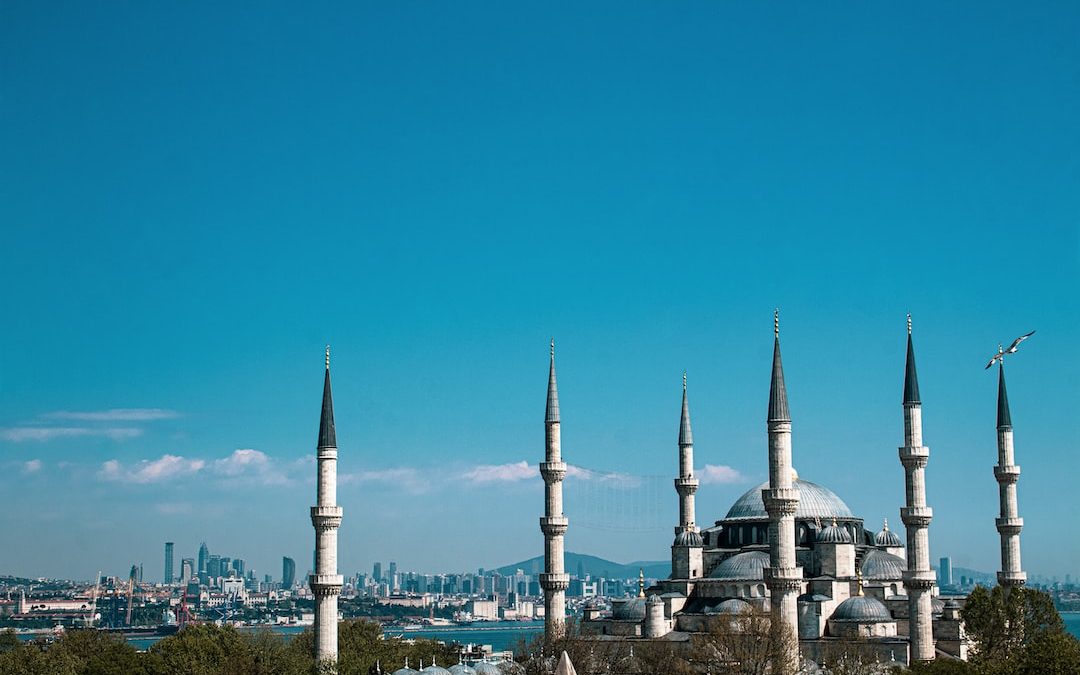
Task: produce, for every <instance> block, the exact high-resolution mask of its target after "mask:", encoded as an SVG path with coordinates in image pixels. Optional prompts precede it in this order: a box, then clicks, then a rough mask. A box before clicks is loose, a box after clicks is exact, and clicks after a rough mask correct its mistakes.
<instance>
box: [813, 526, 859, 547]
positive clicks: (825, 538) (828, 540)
mask: <svg viewBox="0 0 1080 675" xmlns="http://www.w3.org/2000/svg"><path fill="white" fill-rule="evenodd" d="M814 540H815V541H816V542H817V543H819V544H851V543H853V542H852V541H851V535H850V534H849V533H848V531H847V530H845V529H844V528H842V527H840V526H839V525H837V524H836V523H835V522H833V524H832V525H830V526H828V527H826V528H825V529H823V530H821V531H820V532H818V533H817V537H815V539H814Z"/></svg>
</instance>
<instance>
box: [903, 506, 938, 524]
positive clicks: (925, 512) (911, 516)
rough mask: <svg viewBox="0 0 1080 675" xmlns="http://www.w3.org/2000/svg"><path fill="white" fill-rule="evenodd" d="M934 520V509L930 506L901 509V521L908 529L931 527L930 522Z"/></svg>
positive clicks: (904, 507)
mask: <svg viewBox="0 0 1080 675" xmlns="http://www.w3.org/2000/svg"><path fill="white" fill-rule="evenodd" d="M933 518H934V509H932V508H930V507H929V506H902V507H900V520H902V521H904V525H907V526H908V527H930V521H931V520H932V519H933Z"/></svg>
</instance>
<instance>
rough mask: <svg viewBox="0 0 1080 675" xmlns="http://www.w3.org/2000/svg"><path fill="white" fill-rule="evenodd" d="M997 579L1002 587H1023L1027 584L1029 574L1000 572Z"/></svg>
mask: <svg viewBox="0 0 1080 675" xmlns="http://www.w3.org/2000/svg"><path fill="white" fill-rule="evenodd" d="M997 578H998V583H999V584H1001V585H1002V586H1023V585H1024V584H1026V583H1027V572H998V573H997Z"/></svg>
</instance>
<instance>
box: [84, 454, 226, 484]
mask: <svg viewBox="0 0 1080 675" xmlns="http://www.w3.org/2000/svg"><path fill="white" fill-rule="evenodd" d="M205 467H206V462H205V461H203V460H201V459H188V458H186V457H180V456H178V455H162V456H161V457H159V458H158V459H153V460H148V459H144V460H142V461H139V462H137V463H135V464H134V465H132V466H124V465H123V464H121V463H120V462H119V461H118V460H115V459H110V460H109V461H107V462H105V463H104V464H102V465H101V470H100V471H98V477H99V478H101V479H102V480H111V481H122V482H130V483H160V482H162V481H165V480H168V479H170V478H176V477H178V476H185V475H190V474H194V473H198V472H199V471H202V470H203V468H205Z"/></svg>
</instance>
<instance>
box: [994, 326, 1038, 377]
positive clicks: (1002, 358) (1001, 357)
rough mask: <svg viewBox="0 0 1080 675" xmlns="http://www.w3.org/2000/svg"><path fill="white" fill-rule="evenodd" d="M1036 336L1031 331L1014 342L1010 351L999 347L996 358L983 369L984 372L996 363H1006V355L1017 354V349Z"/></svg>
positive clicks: (1010, 346)
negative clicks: (1022, 343)
mask: <svg viewBox="0 0 1080 675" xmlns="http://www.w3.org/2000/svg"><path fill="white" fill-rule="evenodd" d="M1034 334H1035V331H1031V332H1030V333H1028V334H1027V335H1021V336H1020V337H1018V338H1016V339H1015V340H1013V343H1012V344H1011V345H1009V348H1008V349H1004V348H1003V347H1002V346H1001V345H998V350H997V354H994V358H992V359H990V363H988V364H986V368H983V370H986V369H987V368H989V367H990V366H992V365H994V362H995V361H1001V362H1002V363H1005V355H1006V354H1015V353H1016V349H1017V348H1018V347H1019V346H1020V343H1021V342H1023V341H1024V340H1026V339H1028V338H1029V337H1031V336H1032V335H1034Z"/></svg>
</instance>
